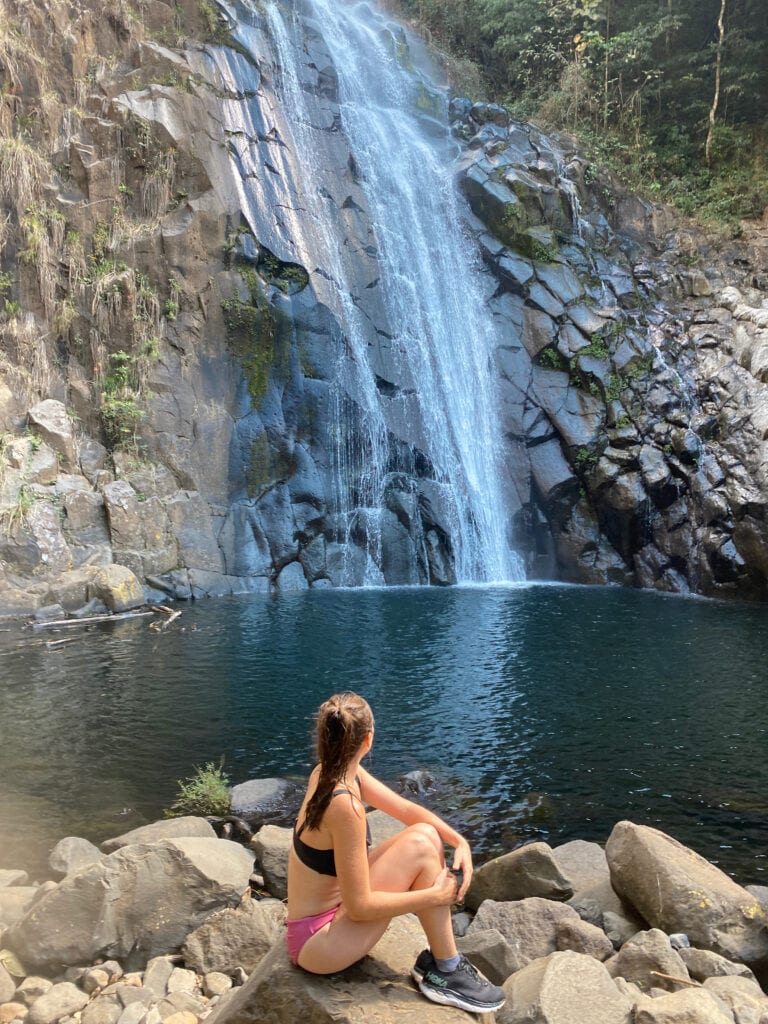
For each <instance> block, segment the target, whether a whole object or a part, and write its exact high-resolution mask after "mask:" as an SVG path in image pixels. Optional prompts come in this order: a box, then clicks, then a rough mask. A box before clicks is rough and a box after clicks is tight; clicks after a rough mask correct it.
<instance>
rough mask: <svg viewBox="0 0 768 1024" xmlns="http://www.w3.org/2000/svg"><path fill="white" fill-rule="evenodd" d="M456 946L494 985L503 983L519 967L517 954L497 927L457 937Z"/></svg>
mask: <svg viewBox="0 0 768 1024" xmlns="http://www.w3.org/2000/svg"><path fill="white" fill-rule="evenodd" d="M456 946H457V948H458V950H459V952H460V953H464V955H465V956H467V957H468V958H469V960H470V961H471V962H472V963H473V964H474V965H475V967H477V968H478V969H479V970H481V971H482V972H483V974H484V975H485V976H486V978H488V980H489V981H492V982H493V984H494V985H503V984H504V982H505V981H506V980H507V978H508V977H509V976H510V975H511V974H514V973H515V971H517V970H519V969H520V961H519V958H518V956H517V954H516V953H515V951H514V950H513V949H512V947H511V946H510V944H509V942H507V940H506V939H505V938H504V936H503V935H502V934H501V932H500V931H499V930H498V929H497V928H483V929H482V930H479V931H475V932H472V933H471V934H469V935H464V936H462V937H461V938H459V939H457V941H456Z"/></svg>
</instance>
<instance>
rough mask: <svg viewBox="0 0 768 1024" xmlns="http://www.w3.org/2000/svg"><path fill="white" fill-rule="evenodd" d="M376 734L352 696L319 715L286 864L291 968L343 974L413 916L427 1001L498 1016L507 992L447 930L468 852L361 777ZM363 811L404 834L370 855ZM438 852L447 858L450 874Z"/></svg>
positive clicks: (467, 876)
mask: <svg viewBox="0 0 768 1024" xmlns="http://www.w3.org/2000/svg"><path fill="white" fill-rule="evenodd" d="M373 731H374V730H373V715H372V713H371V709H370V707H369V706H368V704H367V702H366V701H365V700H363V698H362V697H359V696H358V695H357V694H354V693H341V694H337V695H336V696H334V697H331V698H330V700H327V701H326V702H325V703H324V704H323V705H322V706H321V707H320V711H319V713H318V716H317V753H318V760H319V764H318V765H317V766H316V767H315V768H314V769H313V771H312V774H311V775H310V777H309V784H308V786H307V792H306V795H305V797H304V801H303V803H302V805H301V809H300V811H299V815H298V819H297V822H296V827H295V828H294V833H293V848H292V850H291V851H290V855H289V860H288V921H287V925H288V932H287V942H288V952H289V953H290V956H291V959H292V960H293V962H294V963H295V964H298V965H299V966H300V967H303V968H304V970H306V971H310V972H311V973H313V974H332V973H334V972H336V971H340V970H343V969H344V968H345V967H349V966H350V964H353V963H355V961H356V960H359V959H360V958H361V957H363V956H365V954H366V953H367V952H368V951H369V950H370V949H371V947H372V946H374V945H375V944H376V942H378V940H379V939H380V938H381V936H382V935H383V934H384V931H385V930H386V928H387V925H388V924H389V922H390V920H391V919H392V918H393V917H397V916H398V915H399V914H408V913H414V914H417V915H418V917H419V920H420V921H421V925H422V927H423V928H424V931H425V932H426V935H427V940H428V942H429V949H425V950H424V951H423V952H422V953H420V954H419V957H418V959H417V960H416V964H415V965H414V968H413V972H412V974H413V977H414V979H415V981H416V982H417V984H418V985H419V988H420V989H421V991H422V992H423V993H424V995H425V996H427V998H428V999H432V1000H433V1001H434V1002H437V1003H445V1004H447V1005H450V1006H459V1007H461V1008H462V1009H464V1010H469V1011H471V1012H475V1013H480V1012H484V1011H491V1010H497V1009H498V1008H499V1007H500V1006H501V1005H502V1003H503V1002H504V992H503V991H502V989H500V988H498V987H497V986H495V985H491V983H490V982H489V981H488V980H487V979H486V978H484V977H483V975H482V974H480V972H479V971H477V970H476V968H474V967H473V966H472V965H471V964H470V963H469V961H468V960H467V959H466V957H464V956H461V955H460V954H459V953H458V951H457V949H456V943H455V940H454V935H453V929H452V927H451V905H452V904H453V903H455V902H457V901H460V900H461V899H463V897H464V893H465V892H466V891H467V888H468V886H469V883H470V881H471V879H472V854H471V852H470V849H469V844H468V843H467V841H466V839H463V838H462V837H461V836H460V835H459V833H458V832H456V830H455V829H453V828H451V826H450V825H448V824H446V822H444V821H442V819H440V818H438V817H437V815H436V814H432V813H431V811H428V810H426V809H425V808H423V807H419V806H418V805H417V804H414V803H411V802H410V801H409V800H406V799H404V798H403V797H401V796H398V795H397V794H396V793H394V792H393V791H392V790H391V789H389V788H388V787H387V786H385V785H383V784H382V783H381V782H379V781H378V780H377V779H375V778H374V777H373V776H372V775H370V774H369V773H368V772H367V771H366V770H365V769H364V768H362V767H361V764H360V761H361V759H362V758H363V757H364V756H365V755H366V754H367V753H368V752H369V751H370V749H371V745H372V743H373ZM368 804H370V805H372V806H373V807H378V808H379V809H380V810H382V811H385V812H386V813H387V814H390V815H391V816H392V817H393V818H397V819H398V821H401V822H402V823H403V824H404V825H405V826H406V828H405V829H403V830H402V831H401V832H399V833H398V834H397V835H395V836H392V837H391V838H390V839H387V840H386V841H385V842H383V843H381V844H380V845H379V846H377V847H375V849H370V848H369V847H370V835H369V833H368V829H367V820H366V815H365V808H366V805H368ZM444 843H447V844H448V845H449V846H451V847H453V849H454V855H453V865H452V870H449V869H448V868H447V867H446V865H445V857H444V852H443V844H444Z"/></svg>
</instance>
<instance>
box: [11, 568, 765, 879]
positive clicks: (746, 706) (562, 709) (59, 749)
mask: <svg viewBox="0 0 768 1024" xmlns="http://www.w3.org/2000/svg"><path fill="white" fill-rule="evenodd" d="M180 607H181V608H182V611H183V615H182V617H181V619H179V620H178V621H177V623H175V624H174V625H173V626H172V627H171V628H170V630H168V631H167V632H166V633H162V634H158V633H155V632H153V631H151V630H150V629H149V627H148V623H149V621H150V620H147V619H134V620H130V621H125V622H119V623H114V624H110V625H108V626H104V625H99V626H90V627H76V628H74V629H68V630H64V629H61V630H56V629H46V630H32V629H30V628H22V627H20V626H17V625H8V624H3V625H2V626H0V666H1V667H2V683H1V684H0V866H2V867H12V866H13V867H27V868H29V869H30V870H31V871H32V872H33V874H35V873H36V874H37V875H38V876H39V877H42V875H43V874H44V873H45V872H44V868H43V865H44V864H45V860H46V857H47V853H48V851H49V850H50V848H51V847H52V846H53V845H54V843H55V842H56V841H57V840H58V839H59V838H61V837H62V836H64V835H82V836H86V837H87V838H90V839H92V840H94V841H98V840H101V839H103V838H105V837H107V836H109V835H115V834H118V833H119V832H122V831H125V830H126V829H127V828H129V827H133V826H135V825H137V824H140V823H143V822H146V821H151V820H154V819H155V818H156V817H159V816H160V815H161V813H162V809H163V808H164V807H166V806H168V804H170V803H171V801H172V800H173V798H174V795H175V792H176V788H177V785H176V784H177V780H178V779H180V778H183V777H186V776H188V775H189V774H190V773H191V772H192V770H193V768H194V766H195V765H199V764H203V763H205V762H207V761H218V760H219V759H220V758H222V757H223V758H224V761H225V770H226V771H227V772H228V774H229V776H230V779H231V780H232V781H233V782H241V781H244V780H245V779H248V778H259V777H266V776H299V777H303V776H304V775H306V773H307V772H308V770H309V768H310V766H311V764H312V742H311V731H312V714H313V712H314V710H315V709H316V707H317V705H318V704H319V703H320V701H322V700H323V699H325V697H327V696H328V695H329V694H331V693H333V692H335V691H338V690H342V689H354V690H357V691H359V692H361V693H362V694H364V695H365V696H366V697H367V698H368V700H369V701H370V702H371V704H372V706H373V709H374V713H375V715H376V742H375V746H374V750H373V758H372V764H371V770H372V771H373V772H374V773H375V774H377V775H379V777H381V778H383V779H384V780H385V781H388V782H392V783H395V782H396V781H397V779H398V778H399V776H400V775H402V774H403V773H405V772H408V771H411V770H413V769H419V768H423V769H427V770H428V771H429V772H430V773H431V774H432V775H433V776H434V778H435V780H436V788H435V791H434V792H433V793H432V794H431V795H430V796H429V797H428V798H427V800H428V802H430V803H431V804H432V806H434V807H435V809H437V810H438V811H439V812H440V813H442V814H444V815H445V816H447V817H449V818H450V819H451V820H452V821H454V822H455V823H456V824H457V825H458V826H459V827H460V828H462V829H464V830H466V832H467V834H468V835H469V836H470V837H471V839H472V842H473V844H474V846H475V849H476V854H477V857H476V859H477V860H478V861H480V860H482V859H483V858H485V857H488V856H490V855H491V854H495V853H498V852H501V851H503V850H506V849H510V848H512V847H513V846H514V845H515V844H517V843H520V842H523V841H526V840H530V839H532V838H542V839H545V840H547V841H548V842H550V843H552V844H557V843H559V842H564V841H566V840H568V839H573V838H584V839H595V840H598V841H601V842H603V841H605V839H606V838H607V836H608V834H609V833H610V830H611V828H612V826H613V825H614V823H615V822H616V821H618V820H620V819H622V818H630V819H632V820H634V821H637V822H643V823H647V824H651V825H654V826H656V827H659V828H661V829H663V830H665V831H667V832H669V833H671V834H672V835H674V836H675V837H676V838H677V839H679V840H681V841H682V842H684V843H687V844H689V845H691V846H693V847H694V848H695V849H696V850H698V851H699V852H700V853H702V854H703V855H704V856H706V857H708V858H709V859H711V860H713V861H716V862H718V863H719V864H720V865H721V866H722V867H723V868H724V869H725V870H727V871H729V872H730V873H731V874H733V875H735V876H736V877H737V878H738V879H739V880H740V881H742V882H744V883H746V882H750V881H752V882H758V883H763V884H766V882H767V881H768V862H767V860H766V853H768V757H767V756H766V750H767V749H768V701H767V700H766V691H767V690H768V675H767V673H766V668H765V666H766V664H768V630H766V628H765V625H766V610H765V609H764V608H762V607H755V606H750V605H743V604H723V603H718V602H711V601H702V600H692V599H681V598H676V597H670V596H665V595H658V594H652V593H643V592H638V591H631V590H621V589H613V588H585V587H563V586H538V585H537V586H526V587H518V588H477V589H474V588H462V589H450V590H437V589H413V590H379V591H319V592H309V593H304V594H296V595H283V596H280V597H279V598H275V599H272V598H262V597H259V598H255V597H253V598H247V599H232V600H220V601H211V602H201V603H197V604H193V605H189V606H180ZM59 640H67V641H68V642H66V643H63V644H59V643H55V642H56V641H59ZM52 642H54V645H51V644H52Z"/></svg>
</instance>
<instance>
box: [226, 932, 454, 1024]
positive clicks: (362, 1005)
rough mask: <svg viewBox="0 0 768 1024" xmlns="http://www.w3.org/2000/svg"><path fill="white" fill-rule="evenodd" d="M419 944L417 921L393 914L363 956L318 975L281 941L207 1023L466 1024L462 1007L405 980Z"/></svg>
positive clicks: (422, 938)
mask: <svg viewBox="0 0 768 1024" xmlns="http://www.w3.org/2000/svg"><path fill="white" fill-rule="evenodd" d="M424 945H425V942H424V933H423V932H422V930H421V928H420V926H419V924H418V922H416V921H415V920H414V919H413V918H411V917H410V916H405V917H398V918H395V920H394V921H393V922H392V923H391V924H390V926H389V928H387V930H386V932H385V933H384V936H383V937H382V938H381V940H380V941H379V942H378V943H377V944H376V945H375V946H374V947H373V949H372V950H371V951H370V953H369V954H368V956H366V957H363V959H362V960H360V961H359V962H358V963H356V964H354V965H353V966H352V967H349V968H348V969H347V970H345V971H341V972H339V973H338V974H331V975H325V976H318V975H312V974H307V973H305V972H304V971H302V970H301V969H300V968H298V967H294V966H293V965H292V964H291V962H290V960H289V959H288V954H287V952H286V949H285V943H284V941H283V940H282V939H280V940H279V941H278V942H277V943H275V945H274V946H273V948H272V950H271V951H270V952H269V954H268V955H267V956H266V957H265V958H264V960H263V961H262V962H261V964H260V965H259V967H257V969H256V970H255V971H254V972H253V974H252V975H251V976H250V978H248V980H247V981H246V983H245V984H244V985H243V986H242V988H240V989H238V990H236V991H235V993H234V995H233V996H232V997H230V998H228V1000H227V1002H226V1003H225V1004H224V1005H223V1006H222V1007H221V1008H217V1009H216V1010H214V1012H213V1013H212V1014H211V1016H210V1017H208V1018H207V1024H288V1022H290V1024H294V1022H298V1021H301V1022H302V1024H369V1022H373V1021H377V1022H379V1021H380V1022H382V1024H384V1022H387V1021H413V1020H418V1021H419V1022H420V1024H467V1016H466V1014H465V1013H464V1011H463V1010H458V1009H455V1008H454V1007H448V1006H438V1005H436V1004H435V1003H431V1002H429V1001H428V1000H426V999H425V998H424V996H422V995H421V993H420V992H419V991H418V990H417V989H416V987H415V986H414V985H413V983H412V982H410V981H409V980H407V979H408V976H409V975H410V972H411V968H412V967H413V965H414V963H415V961H416V957H417V956H418V955H419V953H420V952H421V950H422V949H423V948H424Z"/></svg>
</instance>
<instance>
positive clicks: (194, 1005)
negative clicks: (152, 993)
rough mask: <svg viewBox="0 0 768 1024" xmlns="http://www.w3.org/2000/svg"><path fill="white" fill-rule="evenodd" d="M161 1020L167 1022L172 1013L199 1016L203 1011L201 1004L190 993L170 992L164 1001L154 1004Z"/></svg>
mask: <svg viewBox="0 0 768 1024" xmlns="http://www.w3.org/2000/svg"><path fill="white" fill-rule="evenodd" d="M155 1007H156V1008H157V1011H158V1013H159V1014H160V1017H161V1019H162V1020H167V1019H168V1017H171V1016H173V1014H174V1013H193V1014H195V1016H200V1015H201V1013H202V1010H203V1004H202V1002H201V1001H200V1000H199V999H197V998H196V997H195V996H194V995H192V993H191V992H170V993H169V994H168V995H167V996H166V997H165V999H161V1000H160V1002H159V1003H156V1004H155Z"/></svg>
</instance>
